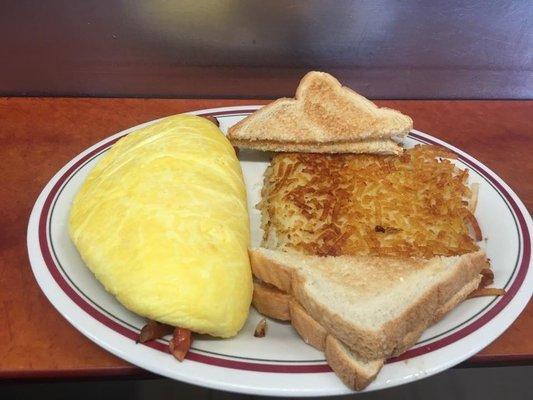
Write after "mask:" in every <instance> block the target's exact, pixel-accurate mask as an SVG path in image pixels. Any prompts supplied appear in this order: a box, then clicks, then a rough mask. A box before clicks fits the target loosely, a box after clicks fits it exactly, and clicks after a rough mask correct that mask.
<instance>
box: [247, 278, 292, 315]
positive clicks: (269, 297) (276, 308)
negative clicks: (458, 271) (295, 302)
mask: <svg viewBox="0 0 533 400" xmlns="http://www.w3.org/2000/svg"><path fill="white" fill-rule="evenodd" d="M290 297H291V296H290V295H288V294H287V293H286V292H282V291H281V290H279V289H277V288H276V287H274V286H271V285H267V284H265V283H261V282H254V295H253V299H252V305H253V306H254V307H255V309H256V310H257V311H259V312H260V313H261V314H264V315H266V316H268V317H271V318H275V319H279V320H281V321H289V320H290V319H291V314H290V310H289V301H290Z"/></svg>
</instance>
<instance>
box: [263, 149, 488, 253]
mask: <svg viewBox="0 0 533 400" xmlns="http://www.w3.org/2000/svg"><path fill="white" fill-rule="evenodd" d="M450 158H455V155H454V154H453V153H451V152H449V151H448V150H446V149H444V148H440V147H437V146H426V145H424V146H416V147H414V148H412V149H409V150H406V151H405V152H404V153H403V155H401V156H399V157H398V156H379V155H354V154H334V155H329V154H307V153H286V154H277V155H275V156H274V158H273V160H272V162H271V164H270V166H269V167H268V169H267V171H266V173H265V182H264V185H263V189H262V200H261V202H260V203H259V204H258V208H259V209H260V210H261V212H262V224H263V229H264V232H265V234H264V238H263V246H264V247H267V248H271V249H277V250H282V251H289V252H298V253H303V254H310V255H319V256H339V255H355V254H357V255H379V256H391V257H424V258H429V257H434V256H437V255H442V256H452V255H460V254H464V253H469V252H472V251H476V250H478V248H479V247H478V245H477V244H476V243H475V241H474V240H473V239H472V238H471V236H470V235H469V227H470V226H472V225H477V222H476V221H475V218H474V217H473V214H472V212H471V211H470V210H469V208H468V201H467V200H468V199H470V198H473V197H474V196H473V194H472V192H471V191H470V189H469V188H468V186H467V184H466V183H467V179H468V171H465V170H461V169H459V168H457V167H455V165H454V164H453V163H452V162H451V161H450V160H449V159H450ZM472 220H473V221H474V222H472ZM476 233H477V232H476Z"/></svg>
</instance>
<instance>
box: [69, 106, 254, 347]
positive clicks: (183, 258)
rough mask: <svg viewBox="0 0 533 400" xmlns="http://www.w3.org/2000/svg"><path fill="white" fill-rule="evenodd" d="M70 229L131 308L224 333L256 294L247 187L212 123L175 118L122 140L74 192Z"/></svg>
mask: <svg viewBox="0 0 533 400" xmlns="http://www.w3.org/2000/svg"><path fill="white" fill-rule="evenodd" d="M69 229H70V236H71V238H72V240H73V242H74V244H75V245H76V248H77V249H78V251H79V253H80V255H81V257H82V259H83V260H84V262H85V263H86V264H87V266H88V268H89V269H90V270H91V271H92V272H93V273H94V275H95V276H96V278H97V279H98V280H99V281H100V282H101V283H102V284H103V285H104V287H105V288H106V290H107V291H109V292H110V293H112V294H113V295H114V296H116V298H117V299H118V301H120V303H122V304H123V305H124V306H125V307H126V308H128V309H129V310H131V311H133V312H135V313H137V314H139V315H141V316H144V317H147V318H150V319H154V320H157V321H159V322H163V323H166V324H170V325H173V326H178V327H181V328H186V329H190V330H191V331H193V332H198V333H206V334H210V335H213V336H218V337H231V336H234V335H236V334H237V332H238V331H239V330H240V328H241V327H242V326H243V324H244V322H245V320H246V318H247V316H248V309H249V306H250V302H251V298H252V275H251V270H250V263H249V259H248V253H247V249H248V245H249V237H250V234H249V221H248V211H247V205H246V190H245V186H244V182H243V177H242V171H241V168H240V164H239V161H238V160H237V157H236V155H235V151H234V149H233V147H232V146H231V144H230V143H229V141H228V140H227V139H226V137H225V136H224V135H223V134H222V132H221V131H220V130H219V129H218V127H217V126H216V125H215V124H213V123H212V122H210V121H208V120H206V119H204V118H201V117H197V116H191V115H175V116H172V117H168V118H165V119H163V120H161V121H160V122H157V123H154V124H153V125H150V126H148V127H145V128H142V129H139V130H137V131H135V132H133V133H130V134H129V135H127V136H126V137H124V138H122V139H120V140H119V141H118V142H116V143H115V144H114V145H113V147H112V148H111V149H110V150H109V151H108V152H107V154H105V155H104V156H103V157H102V159H101V160H100V161H99V162H98V164H97V165H96V166H95V167H94V169H93V170H92V171H91V172H90V173H89V175H88V177H87V179H86V181H85V182H84V183H83V185H82V187H81V189H80V191H79V192H78V194H77V195H76V197H75V199H74V202H73V205H72V209H71V211H70V220H69Z"/></svg>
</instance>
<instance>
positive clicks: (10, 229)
mask: <svg viewBox="0 0 533 400" xmlns="http://www.w3.org/2000/svg"><path fill="white" fill-rule="evenodd" d="M257 103H260V102H259V101H250V100H157V99H150V100H144V99H86V98H80V99H65V98H56V99H50V98H0V143H1V144H2V145H1V146H0V159H1V160H2V167H1V172H0V179H1V185H0V204H1V205H2V207H1V208H0V226H1V227H2V228H1V230H0V355H1V356H0V377H1V378H26V377H38V378H43V377H68V376H112V375H138V374H142V373H143V372H142V370H140V369H138V368H136V367H133V366H131V365H129V364H128V363H126V362H124V361H122V360H120V359H118V358H116V357H114V356H113V355H111V354H109V353H108V352H106V351H104V350H102V349H101V348H100V347H98V346H96V345H95V344H93V343H92V342H90V341H89V340H88V339H86V338H85V337H84V336H83V335H81V334H80V333H79V332H78V331H77V330H76V329H74V328H73V327H72V326H70V325H69V323H68V322H67V321H66V320H65V319H64V318H63V317H61V316H60V315H59V313H58V312H57V311H56V310H55V309H54V308H53V307H52V305H51V304H50V303H49V302H48V300H47V299H46V298H45V297H44V295H43V294H42V293H41V291H40V289H39V287H38V286H37V283H36V282H35V279H34V278H33V275H32V272H31V269H30V265H29V262H28V256H27V251H26V226H27V222H28V217H29V214H30V211H31V208H32V206H33V203H34V201H35V199H36V197H37V195H38V194H39V192H40V190H41V189H42V187H43V186H44V185H45V184H46V182H47V181H48V180H49V179H50V178H51V177H52V175H53V174H54V173H55V172H56V171H57V170H58V169H59V168H60V167H62V166H63V165H64V164H65V163H66V162H67V161H68V160H70V159H71V158H72V157H74V156H75V155H76V154H78V153H79V152H80V151H82V150H83V149H85V148H86V147H87V146H89V145H91V144H93V143H95V142H97V141H98V140H101V139H103V138H105V137H107V136H109V135H111V134H113V133H116V132H118V131H120V130H122V129H125V128H128V127H130V126H132V125H135V124H138V123H141V122H145V121H148V120H151V119H154V118H159V117H162V116H166V115H170V114H174V113H180V112H183V111H189V110H193V109H200V108H208V107H219V106H225V105H241V104H257ZM379 103H380V104H381V105H388V106H390V107H394V108H397V109H399V110H401V111H403V112H404V113H407V114H409V115H410V116H411V117H413V119H414V121H415V128H417V129H420V130H423V131H427V132H430V133H432V134H433V135H435V136H437V137H439V138H442V139H444V140H446V141H448V142H450V143H451V144H453V145H456V146H458V147H459V148H461V149H463V150H465V151H467V152H469V153H470V154H472V155H473V156H474V157H476V158H477V159H479V160H480V161H482V162H484V163H486V164H487V165H488V166H489V167H490V168H492V169H493V170H494V171H495V172H496V173H497V174H499V175H500V176H501V177H502V178H503V179H504V180H505V181H506V182H507V183H508V184H509V185H510V186H511V187H512V188H513V189H514V190H515V191H516V192H517V193H518V195H519V196H520V197H521V198H522V200H523V201H524V202H525V204H526V206H527V207H528V208H529V210H531V209H533V182H532V179H531V176H533V170H532V166H533V163H532V162H531V161H530V158H531V154H532V150H533V148H532V145H533V135H532V132H533V122H532V120H531V118H530V116H531V115H533V101H530V102H528V101H382V102H379ZM532 330H533V305H532V304H531V303H530V304H529V306H528V307H527V309H526V310H525V311H524V312H523V313H522V315H521V316H520V318H519V319H518V320H517V321H516V322H515V323H514V324H513V325H512V326H511V327H510V328H509V329H508V330H507V331H506V332H505V333H504V334H503V335H502V336H501V337H500V338H499V339H497V340H496V341H495V342H494V343H493V344H492V345H490V346H489V347H487V348H486V349H485V350H483V351H482V352H481V353H479V354H478V355H476V356H474V357H473V358H472V359H470V360H469V361H468V362H467V365H488V364H494V363H496V364H501V363H504V362H507V363H514V362H526V363H531V362H533V337H532V336H531V331H532Z"/></svg>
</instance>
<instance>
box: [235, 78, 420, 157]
mask: <svg viewBox="0 0 533 400" xmlns="http://www.w3.org/2000/svg"><path fill="white" fill-rule="evenodd" d="M412 127H413V121H412V120H411V118H409V117H408V116H406V115H403V114H402V113H400V112H399V111H396V110H392V109H389V108H384V107H382V108H379V107H378V106H376V105H375V104H374V103H372V102H371V101H370V100H368V99H366V98H364V97H363V96H361V95H360V94H358V93H356V92H354V91H353V90H351V89H349V88H347V87H343V86H342V85H341V84H340V83H339V82H338V81H337V80H336V79H335V78H334V77H333V76H331V75H329V74H327V73H324V72H316V71H313V72H309V73H308V74H307V75H305V76H304V77H303V79H302V80H301V82H300V84H299V86H298V89H297V90H296V97H295V98H294V99H288V98H282V99H278V100H276V101H274V102H273V103H271V104H269V105H267V106H265V107H263V108H261V109H260V110H258V111H256V112H254V113H253V114H251V115H249V116H248V117H246V118H245V119H243V120H242V121H240V122H239V123H237V124H236V125H234V126H232V127H231V128H230V129H229V131H228V138H229V139H230V141H231V142H232V144H233V145H235V146H237V147H243V148H250V149H257V150H273V151H281V152H287V151H288V152H309V153H379V154H400V153H401V152H402V148H401V147H400V146H399V145H398V143H397V142H398V141H401V140H402V139H403V138H404V137H405V136H406V135H407V134H408V133H409V131H410V130H411V128H412Z"/></svg>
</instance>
